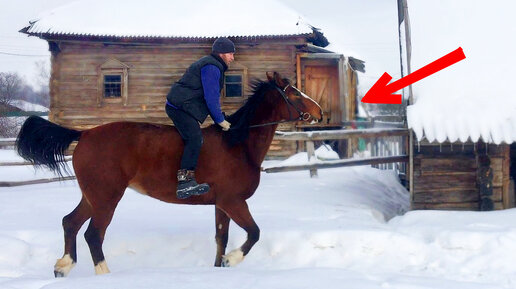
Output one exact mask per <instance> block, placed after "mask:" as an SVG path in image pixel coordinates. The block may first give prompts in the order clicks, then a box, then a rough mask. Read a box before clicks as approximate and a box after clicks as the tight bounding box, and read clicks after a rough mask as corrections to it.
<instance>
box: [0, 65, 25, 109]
mask: <svg viewBox="0 0 516 289" xmlns="http://www.w3.org/2000/svg"><path fill="white" fill-rule="evenodd" d="M22 87H23V79H22V78H21V77H20V76H19V75H18V74H17V73H14V72H0V105H2V106H5V107H7V106H8V105H10V104H11V102H12V101H13V100H14V99H17V98H18V97H19V95H20V92H21V89H22Z"/></svg>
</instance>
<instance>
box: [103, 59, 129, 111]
mask: <svg viewBox="0 0 516 289" xmlns="http://www.w3.org/2000/svg"><path fill="white" fill-rule="evenodd" d="M110 75H111V76H120V80H121V83H120V89H121V92H120V97H105V94H104V93H105V84H106V83H105V81H104V80H105V78H106V76H110ZM128 79H129V66H128V65H127V64H125V63H122V62H121V61H119V60H117V59H114V58H111V59H109V60H107V61H106V62H104V63H103V64H102V65H100V66H99V68H98V89H97V91H98V93H97V105H98V106H102V105H104V104H122V105H123V106H126V105H127V104H128V95H129V91H128V87H129V81H128Z"/></svg>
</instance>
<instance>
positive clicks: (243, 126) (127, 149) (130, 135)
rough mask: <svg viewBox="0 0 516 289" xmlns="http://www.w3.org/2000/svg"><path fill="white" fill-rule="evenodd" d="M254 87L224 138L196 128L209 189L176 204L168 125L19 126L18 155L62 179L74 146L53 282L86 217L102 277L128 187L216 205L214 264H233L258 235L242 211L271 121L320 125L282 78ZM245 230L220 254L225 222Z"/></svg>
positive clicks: (174, 138)
mask: <svg viewBox="0 0 516 289" xmlns="http://www.w3.org/2000/svg"><path fill="white" fill-rule="evenodd" d="M267 78H268V81H267V82H256V83H255V84H254V93H253V95H252V96H251V97H250V98H249V99H248V101H247V102H246V104H245V105H244V106H243V107H241V108H240V109H239V110H238V111H237V112H235V113H234V114H233V115H231V116H230V117H229V118H228V121H229V122H230V123H232V124H233V125H232V129H231V130H230V131H229V132H223V131H222V130H221V129H220V128H219V127H218V126H217V125H211V126H209V127H207V128H205V129H203V137H204V145H203V146H202V150H201V155H200V157H199V165H198V168H197V178H198V180H199V181H200V182H202V183H208V184H209V185H210V188H211V189H210V191H209V192H208V193H206V194H204V195H202V196H194V197H190V198H188V199H185V200H179V199H177V198H176V194H175V191H176V186H177V180H176V177H175V172H176V171H177V170H178V168H179V163H180V159H181V152H182V151H183V141H182V140H181V137H180V136H179V134H178V132H177V130H176V129H175V128H174V127H173V126H167V125H156V124H148V123H133V122H115V123H110V124H106V125H101V126H98V127H96V128H93V129H89V130H84V131H77V130H72V129H68V128H64V127H62V126H58V125H56V124H53V123H51V122H48V121H46V120H44V119H42V118H39V117H30V118H28V119H27V121H26V122H25V123H24V125H23V127H22V129H21V131H20V133H19V135H18V139H17V150H18V153H19V154H20V155H21V156H22V157H24V158H25V159H27V160H30V161H31V162H33V163H34V164H35V165H43V166H47V167H49V168H51V169H52V170H54V171H55V172H56V173H58V174H60V175H62V169H64V170H66V164H65V162H64V153H65V150H66V149H67V148H68V146H69V145H70V143H71V142H72V141H74V140H79V142H78V144H77V146H76V148H75V151H74V153H73V168H74V170H75V174H76V177H77V181H78V183H79V186H80V188H81V191H82V199H81V201H80V203H79V205H77V207H76V208H75V209H74V210H73V211H72V212H71V213H70V214H68V215H67V216H65V217H64V218H63V229H64V240H65V246H64V255H63V257H62V258H61V259H59V260H57V263H56V264H55V267H54V274H55V276H56V277H63V276H66V275H67V274H68V273H69V272H70V270H71V269H72V267H73V266H74V265H75V263H76V262H77V253H76V236H77V232H78V231H79V229H80V228H81V226H82V225H83V224H84V222H86V220H88V219H91V220H90V223H89V226H88V228H87V230H86V232H85V233H84V237H85V239H86V242H87V243H88V246H89V248H90V252H91V256H92V258H93V263H94V266H95V272H96V273H97V274H103V273H108V272H109V269H108V267H107V264H106V261H105V259H104V253H103V252H102V243H103V241H104V235H105V232H106V228H107V227H108V225H109V223H110V222H111V219H112V217H113V213H114V212H115V208H116V206H117V204H118V202H119V201H120V199H121V198H122V196H123V195H124V191H125V189H126V188H127V187H130V188H132V189H134V190H136V191H138V192H140V193H142V194H145V195H148V196H151V197H153V198H156V199H159V200H162V201H165V202H169V203H178V204H190V205H213V204H214V205H215V222H216V237H215V238H216V242H217V253H216V257H215V266H234V265H236V264H238V263H239V262H241V261H242V260H243V259H244V256H245V255H247V253H249V250H251V248H252V247H253V245H254V244H255V243H256V242H257V241H258V238H259V235H260V230H259V228H258V226H257V225H256V223H255V222H254V220H253V217H252V216H251V213H250V212H249V209H248V207H247V203H246V199H248V198H249V197H251V196H252V195H253V193H254V192H255V190H256V188H257V187H258V183H259V182H260V165H261V163H262V161H263V160H264V158H265V155H266V153H267V150H268V149H269V146H270V144H271V142H272V138H273V136H274V131H275V130H276V127H277V126H278V123H280V122H285V121H297V120H304V121H319V120H320V119H322V110H321V108H320V106H319V105H318V104H317V103H316V102H314V101H313V100H312V99H310V98H309V97H308V96H306V95H305V94H303V93H302V92H300V91H299V90H298V89H296V88H295V87H293V86H292V85H291V84H289V82H288V80H286V79H282V78H281V76H280V75H279V74H278V73H274V75H270V74H267ZM230 219H232V220H233V221H234V222H235V223H236V224H238V225H239V226H240V227H242V228H243V229H244V230H245V231H246V232H247V240H246V241H245V243H244V244H243V245H242V246H241V247H240V248H238V249H235V250H233V251H231V252H230V253H229V254H227V255H225V251H226V245H227V242H228V229H229V221H230Z"/></svg>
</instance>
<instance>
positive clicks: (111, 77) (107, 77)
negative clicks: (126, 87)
mask: <svg viewBox="0 0 516 289" xmlns="http://www.w3.org/2000/svg"><path fill="white" fill-rule="evenodd" d="M104 82H122V76H121V75H104Z"/></svg>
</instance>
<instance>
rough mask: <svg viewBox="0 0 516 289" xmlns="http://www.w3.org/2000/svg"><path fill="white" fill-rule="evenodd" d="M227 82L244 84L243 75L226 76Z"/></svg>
mask: <svg viewBox="0 0 516 289" xmlns="http://www.w3.org/2000/svg"><path fill="white" fill-rule="evenodd" d="M226 82H239V83H241V82H242V75H226Z"/></svg>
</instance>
